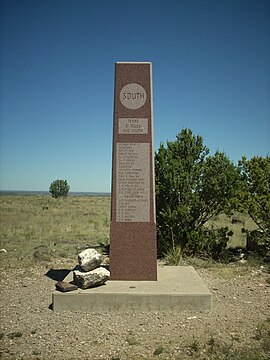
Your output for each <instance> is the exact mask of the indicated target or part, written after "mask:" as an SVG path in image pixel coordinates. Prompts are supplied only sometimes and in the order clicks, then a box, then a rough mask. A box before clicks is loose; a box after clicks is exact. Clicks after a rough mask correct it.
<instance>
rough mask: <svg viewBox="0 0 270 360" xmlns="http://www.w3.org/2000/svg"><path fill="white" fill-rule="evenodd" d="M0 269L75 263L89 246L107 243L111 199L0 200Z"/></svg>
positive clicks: (10, 196) (3, 197)
mask: <svg viewBox="0 0 270 360" xmlns="http://www.w3.org/2000/svg"><path fill="white" fill-rule="evenodd" d="M0 213H1V218H0V221H1V222H0V225H1V231H0V248H1V249H5V250H6V251H7V252H6V253H3V254H1V255H2V256H1V266H4V267H8V268H10V267H24V266H28V265H30V264H34V263H35V262H39V261H47V262H50V261H54V260H55V259H58V260H61V259H76V256H77V254H78V252H79V251H80V250H81V249H85V248H86V247H87V246H88V245H92V244H93V245H95V244H98V243H105V244H107V243H108V239H109V223H110V198H109V197H91V196H69V197H67V198H57V199H55V198H52V197H50V196H49V195H48V196H37V195H29V196H15V195H1V196H0Z"/></svg>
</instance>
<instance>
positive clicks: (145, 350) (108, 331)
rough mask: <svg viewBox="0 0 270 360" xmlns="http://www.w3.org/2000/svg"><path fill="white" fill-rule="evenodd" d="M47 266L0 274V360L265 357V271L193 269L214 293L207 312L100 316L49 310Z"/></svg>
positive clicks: (51, 284)
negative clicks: (223, 274) (229, 275)
mask: <svg viewBox="0 0 270 360" xmlns="http://www.w3.org/2000/svg"><path fill="white" fill-rule="evenodd" d="M55 268H57V267H55ZM47 271H48V269H46V268H45V266H44V267H35V268H31V269H28V270H10V271H6V270H5V271H2V272H1V280H0V284H1V317H0V321H1V330H0V338H1V340H0V344H1V348H0V358H2V359H110V360H113V359H114V360H116V359H121V360H122V359H157V358H159V359H195V358H196V359H225V358H227V359H231V358H233V359H235V358H236V357H235V354H239V357H237V359H238V358H239V359H240V358H241V359H249V358H251V357H249V356H251V355H250V354H253V355H254V354H256V353H257V352H258V353H260V354H262V356H263V357H260V359H268V358H270V354H269V347H270V345H269V347H267V343H266V341H267V339H266V338H265V334H264V333H263V329H264V328H263V327H260V326H261V324H263V323H265V322H266V321H267V319H269V318H270V302H269V292H270V287H269V274H267V273H266V272H264V269H257V270H251V269H249V270H248V271H247V272H246V273H245V274H244V275H243V274H242V275H238V274H237V271H236V273H235V274H234V276H233V278H230V279H228V280H225V279H224V278H221V277H219V276H217V275H216V273H215V272H213V271H212V270H209V269H199V270H197V271H198V273H199V274H200V276H201V277H202V278H203V279H204V281H205V283H206V284H207V286H208V287H209V289H210V290H211V292H212V294H213V309H212V311H211V312H141V313H122V312H121V313H102V314H101V313H98V314H97V313H82V312H72V313H71V312H66V313H54V312H53V311H52V310H51V309H50V304H51V299H52V291H53V290H54V288H55V281H53V280H51V279H50V278H49V277H47V276H45V274H46V273H47ZM256 328H257V330H256ZM268 335H269V334H268ZM262 349H263V350H262ZM241 354H242V355H241ZM245 354H246V355H245ZM240 355H241V356H242V357H241V356H240ZM268 356H269V357H268ZM252 359H256V357H252Z"/></svg>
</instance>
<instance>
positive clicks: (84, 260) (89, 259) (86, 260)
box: [78, 249, 102, 271]
mask: <svg viewBox="0 0 270 360" xmlns="http://www.w3.org/2000/svg"><path fill="white" fill-rule="evenodd" d="M78 262H79V265H80V266H81V268H82V269H83V270H84V271H91V270H94V269H95V268H97V267H99V265H100V264H101V262H102V255H101V254H100V253H98V252H97V251H96V250H95V249H86V250H84V251H82V252H81V253H80V254H79V255H78Z"/></svg>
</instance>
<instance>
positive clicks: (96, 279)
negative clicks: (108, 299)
mask: <svg viewBox="0 0 270 360" xmlns="http://www.w3.org/2000/svg"><path fill="white" fill-rule="evenodd" d="M109 278H110V272H109V271H108V270H106V269H104V268H103V267H99V268H97V269H95V270H92V271H88V272H82V271H80V270H74V271H73V281H74V283H75V284H76V285H78V286H79V287H80V288H82V289H88V288H91V287H96V286H100V285H103V284H105V282H106V281H107V280H108V279H109Z"/></svg>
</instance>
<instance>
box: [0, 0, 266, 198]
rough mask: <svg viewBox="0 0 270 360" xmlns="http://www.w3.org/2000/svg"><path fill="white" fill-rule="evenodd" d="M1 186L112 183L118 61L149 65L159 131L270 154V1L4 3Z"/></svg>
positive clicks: (159, 136)
mask: <svg viewBox="0 0 270 360" xmlns="http://www.w3.org/2000/svg"><path fill="white" fill-rule="evenodd" d="M0 14H1V15H0V17H1V18H0V23H1V25H0V26H1V43H0V45H1V54H0V72H1V73H0V121H1V122H0V126H1V127H0V131H1V132H0V136H1V138H0V140H1V142H0V189H1V190H47V189H48V187H49V185H50V183H51V182H52V181H53V180H55V179H66V180H68V182H69V184H70V186H71V190H72V191H93V192H99V191H100V192H107V191H110V186H111V156H112V125H113V86H114V84H113V82H114V63H115V62H117V61H151V62H152V63H153V94H154V140H155V148H156V150H157V149H158V147H159V144H160V142H166V141H167V140H174V139H175V136H176V134H177V133H179V132H180V131H181V129H182V128H184V127H188V128H190V129H191V130H192V131H193V132H194V133H195V134H200V135H201V136H202V137H203V139H204V142H205V144H206V145H207V146H208V147H209V148H210V151H211V153H214V152H215V151H216V150H221V151H224V152H225V153H226V154H227V155H228V156H229V157H230V159H231V160H233V161H235V162H237V161H238V160H239V159H240V158H241V157H242V155H245V156H247V157H248V158H251V157H252V156H254V155H259V156H266V155H267V154H269V153H270V140H269V139H270V1H269V0H250V1H249V0H212V1H211V0H204V1H202V0H153V1H152V0H136V1H135V0H114V1H112V0H46V1H45V0H42V1H41V0H2V1H1V8H0Z"/></svg>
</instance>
